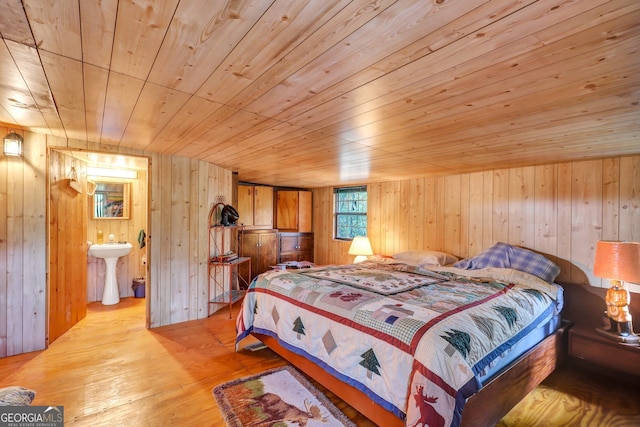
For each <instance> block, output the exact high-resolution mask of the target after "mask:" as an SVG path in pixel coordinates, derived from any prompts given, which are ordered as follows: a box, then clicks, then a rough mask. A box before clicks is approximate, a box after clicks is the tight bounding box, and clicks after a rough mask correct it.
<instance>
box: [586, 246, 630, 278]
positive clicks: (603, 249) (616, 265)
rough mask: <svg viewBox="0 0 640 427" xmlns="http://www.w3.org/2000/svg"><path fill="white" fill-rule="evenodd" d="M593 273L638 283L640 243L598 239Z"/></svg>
mask: <svg viewBox="0 0 640 427" xmlns="http://www.w3.org/2000/svg"><path fill="white" fill-rule="evenodd" d="M593 274H595V275H596V276H598V277H602V278H604V279H611V280H620V281H623V282H632V283H640V243H638V242H616V241H610V240H601V241H599V242H598V243H597V245H596V259H595V262H594V266H593Z"/></svg>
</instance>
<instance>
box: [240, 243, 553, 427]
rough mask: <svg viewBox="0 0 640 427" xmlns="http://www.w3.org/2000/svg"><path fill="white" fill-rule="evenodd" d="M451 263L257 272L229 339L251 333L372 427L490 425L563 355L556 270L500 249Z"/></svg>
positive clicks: (401, 259)
mask: <svg viewBox="0 0 640 427" xmlns="http://www.w3.org/2000/svg"><path fill="white" fill-rule="evenodd" d="M434 257H435V258H434ZM453 260H456V261H457V259H455V258H453V259H452V257H451V256H450V255H448V254H443V253H439V252H433V251H411V252H406V253H402V254H396V255H394V256H393V257H390V258H387V257H373V258H372V259H370V260H368V261H365V262H363V263H358V264H352V265H332V266H323V267H317V268H311V269H304V270H286V271H270V272H266V273H263V274H261V275H259V276H257V277H256V278H255V279H254V280H253V281H252V283H251V285H250V287H249V289H248V290H247V293H246V295H245V298H244V300H243V303H242V308H241V310H240V313H239V314H238V317H237V320H236V328H237V337H236V344H237V345H238V344H239V343H240V341H241V340H242V339H243V338H245V337H246V336H247V335H249V334H252V335H254V336H256V337H258V339H260V340H262V341H263V342H264V343H265V344H266V345H268V346H269V347H270V348H272V349H273V350H274V351H276V352H277V353H279V354H280V355H282V356H283V357H284V358H285V359H287V360H288V361H289V362H290V363H292V364H293V365H294V366H296V367H298V368H299V369H300V370H302V371H303V372H305V373H307V374H308V375H309V376H311V377H312V378H314V379H315V380H316V381H318V382H319V383H320V384H322V385H324V386H325V387H327V388H328V389H329V390H331V391H332V392H334V393H335V394H336V395H337V396H339V397H340V398H342V399H343V400H345V401H346V402H347V403H349V404H350V405H352V406H353V407H354V408H355V409H357V410H358V411H360V412H361V413H362V414H364V415H365V416H366V417H368V418H370V419H371V420H373V421H374V422H375V423H377V424H379V425H384V426H394V425H398V426H400V425H407V426H426V425H429V426H432V427H435V426H444V425H447V426H458V425H465V426H466V425H492V424H495V422H497V421H498V420H499V419H500V418H501V417H502V416H503V415H504V414H506V412H508V410H509V409H510V408H511V407H512V406H514V405H515V404H516V403H517V402H518V401H519V400H521V399H522V398H523V397H524V396H525V395H526V394H527V393H528V392H529V391H530V390H531V389H533V388H534V387H535V386H536V385H537V384H539V383H540V382H541V381H542V380H543V379H544V378H545V377H546V376H548V375H549V374H550V373H551V372H552V371H553V370H554V368H555V366H556V365H557V364H558V363H559V359H560V358H561V357H562V354H563V351H562V340H561V334H562V328H560V325H561V317H560V312H561V310H562V306H563V290H562V288H561V287H560V286H558V285H557V284H555V283H553V279H554V278H555V277H556V276H557V274H558V272H559V269H558V268H557V266H555V264H553V263H552V262H551V261H549V260H547V259H546V258H544V257H542V256H541V255H539V254H535V253H533V252H532V251H528V250H526V249H523V248H517V247H514V246H511V245H506V244H503V243H498V244H496V245H494V246H493V247H492V248H489V249H488V250H487V251H485V252H483V253H482V254H480V255H478V256H477V257H474V258H470V259H467V260H462V261H457V262H455V263H453V264H452V263H451V261H453Z"/></svg>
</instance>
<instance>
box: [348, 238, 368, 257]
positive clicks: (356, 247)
mask: <svg viewBox="0 0 640 427" xmlns="http://www.w3.org/2000/svg"><path fill="white" fill-rule="evenodd" d="M349 255H356V259H354V260H353V262H354V263H358V262H362V261H365V260H366V259H367V256H369V255H373V250H372V249H371V243H370V242H369V238H368V237H365V236H356V237H354V238H353V240H352V241H351V246H350V247H349Z"/></svg>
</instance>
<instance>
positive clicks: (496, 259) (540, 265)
mask: <svg viewBox="0 0 640 427" xmlns="http://www.w3.org/2000/svg"><path fill="white" fill-rule="evenodd" d="M453 266H454V267H457V268H462V269H465V270H478V269H481V268H487V267H498V268H513V269H514V270H520V271H524V272H525V273H529V274H533V275H534V276H538V277H539V278H541V279H542V280H544V281H546V282H549V283H552V282H553V281H554V280H555V278H556V277H558V274H560V267H558V266H557V265H556V264H555V263H553V262H552V261H550V260H548V259H547V258H545V257H544V256H542V255H540V254H537V253H535V252H533V251H530V250H528V249H524V248H519V247H517V246H513V245H509V244H507V243H502V242H498V243H496V244H495V245H493V246H491V247H490V248H489V249H487V250H485V251H483V252H482V253H480V254H479V255H477V256H475V257H473V258H467V259H463V260H462V261H458V262H457V263H455V264H453Z"/></svg>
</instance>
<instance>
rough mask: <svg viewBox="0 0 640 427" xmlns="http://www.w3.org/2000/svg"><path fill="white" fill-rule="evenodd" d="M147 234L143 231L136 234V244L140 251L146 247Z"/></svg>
mask: <svg viewBox="0 0 640 427" xmlns="http://www.w3.org/2000/svg"><path fill="white" fill-rule="evenodd" d="M146 239H147V233H145V232H144V230H143V229H141V230H140V232H139V233H138V244H139V245H140V249H142V248H144V245H146Z"/></svg>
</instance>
